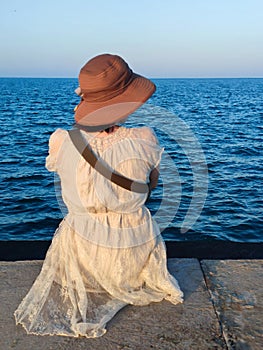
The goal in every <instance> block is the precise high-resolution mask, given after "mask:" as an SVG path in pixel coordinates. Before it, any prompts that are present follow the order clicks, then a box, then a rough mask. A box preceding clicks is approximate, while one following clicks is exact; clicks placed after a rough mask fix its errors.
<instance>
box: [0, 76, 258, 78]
mask: <svg viewBox="0 0 263 350" xmlns="http://www.w3.org/2000/svg"><path fill="white" fill-rule="evenodd" d="M147 78H148V79H262V78H263V76H237V77H231V76H225V77H220V76H219V77H218V76H211V77H205V76H204V77H202V76H200V77H147ZM0 79H78V77H62V76H39V77H37V76H0Z"/></svg>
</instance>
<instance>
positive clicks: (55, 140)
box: [46, 129, 67, 171]
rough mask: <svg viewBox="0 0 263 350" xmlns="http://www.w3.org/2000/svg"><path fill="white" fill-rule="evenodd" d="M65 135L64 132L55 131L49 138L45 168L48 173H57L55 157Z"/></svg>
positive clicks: (60, 130)
mask: <svg viewBox="0 0 263 350" xmlns="http://www.w3.org/2000/svg"><path fill="white" fill-rule="evenodd" d="M66 135H67V132H66V130H63V129H57V130H56V131H55V132H53V134H52V135H51V136H50V138H49V152H48V156H47V158H46V168H47V170H49V171H57V155H58V153H59V150H60V147H61V145H62V143H63V141H64V139H65V137H66Z"/></svg>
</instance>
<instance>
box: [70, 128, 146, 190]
mask: <svg viewBox="0 0 263 350" xmlns="http://www.w3.org/2000/svg"><path fill="white" fill-rule="evenodd" d="M68 133H69V136H70V139H71V141H72V143H73V145H74V146H75V147H76V148H77V150H78V151H79V153H80V154H81V155H82V157H83V158H84V159H85V160H86V161H87V162H88V163H89V164H90V165H91V166H92V167H93V168H94V169H95V170H97V171H98V172H99V173H100V174H101V175H103V176H104V177H106V178H107V179H108V180H110V181H111V182H113V183H115V184H116V185H118V186H120V187H123V188H125V189H126V190H128V191H132V192H137V193H149V192H150V189H149V185H148V184H146V183H141V182H137V181H133V180H131V179H129V178H127V177H125V176H123V175H121V174H119V173H117V172H115V171H114V170H113V171H112V170H111V169H109V167H108V166H107V164H106V163H105V162H104V161H103V160H102V159H100V160H99V159H98V158H97V156H96V155H95V153H94V152H93V151H92V149H91V147H90V146H89V145H88V144H87V142H86V140H85V139H84V138H83V136H82V135H81V132H80V130H79V129H72V130H69V131H68Z"/></svg>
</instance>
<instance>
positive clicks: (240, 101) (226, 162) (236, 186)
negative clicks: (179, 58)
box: [0, 78, 263, 242]
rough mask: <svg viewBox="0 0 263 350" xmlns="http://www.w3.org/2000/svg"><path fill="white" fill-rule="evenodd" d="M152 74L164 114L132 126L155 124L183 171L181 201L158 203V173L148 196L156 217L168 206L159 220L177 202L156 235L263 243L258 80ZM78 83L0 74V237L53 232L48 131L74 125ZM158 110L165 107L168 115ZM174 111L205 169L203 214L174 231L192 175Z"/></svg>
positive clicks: (261, 86)
mask: <svg viewBox="0 0 263 350" xmlns="http://www.w3.org/2000/svg"><path fill="white" fill-rule="evenodd" d="M154 82H155V83H156V86H157V91H156V93H155V94H154V95H153V96H152V98H151V99H150V101H149V103H150V104H151V105H152V106H156V107H158V108H159V109H158V110H159V111H160V112H159V113H156V110H155V109H153V111H154V114H153V116H152V119H151V118H150V117H148V116H147V115H144V116H143V118H141V119H140V118H138V117H136V116H135V117H134V118H133V117H132V118H130V121H129V122H128V126H133V125H142V124H146V125H151V124H153V127H154V130H155V132H156V134H157V136H158V138H159V140H160V143H161V145H162V146H164V147H165V152H166V153H167V154H169V156H170V157H171V159H172V162H173V164H174V167H175V169H176V172H177V173H178V175H179V176H180V186H181V187H180V190H181V194H180V198H179V197H178V203H174V202H173V203H169V201H162V199H163V198H162V196H163V188H164V183H163V179H164V177H162V176H161V178H160V183H159V185H158V188H157V189H156V190H155V191H154V192H153V194H152V197H151V199H150V200H149V202H148V204H147V205H148V207H149V209H150V210H151V211H152V213H153V215H155V213H158V208H160V206H165V208H163V209H164V210H162V215H161V216H160V217H159V218H158V217H156V219H157V221H158V220H160V225H162V224H164V223H165V222H166V221H168V216H169V215H168V214H169V213H170V212H171V211H172V210H173V208H174V207H176V206H177V207H178V210H177V212H176V214H175V216H174V217H173V220H170V219H169V220H170V224H169V226H168V227H167V228H166V229H165V230H164V231H163V233H162V234H163V236H164V238H165V239H167V240H199V239H201V240H205V239H206V240H207V239H211V240H213V239H220V240H231V241H239V242H262V241H263V213H262V208H263V199H262V192H263V191H262V168H263V153H262V149H263V146H262V139H263V123H262V121H263V79H155V80H154ZM76 87H77V80H76V79H55V78H54V79H40V78H39V79H31V78H1V79H0V89H1V104H0V118H1V129H0V133H1V158H0V174H1V184H0V187H1V188H0V190H1V192H0V193H1V199H0V223H1V231H0V240H26V239H30V240H31V239H33V240H34V239H41V240H43V239H50V238H51V237H52V236H53V234H54V231H55V229H56V227H57V226H58V224H59V222H60V220H61V219H62V217H63V215H62V213H61V210H60V206H59V204H58V201H57V198H56V194H55V190H54V175H53V174H51V173H49V172H48V171H47V170H46V169H45V157H46V156H47V152H48V139H49V136H50V134H51V133H52V132H53V131H54V130H55V129H56V128H58V127H62V128H66V129H69V128H70V127H71V125H72V123H73V109H74V107H75V105H76V104H77V103H78V97H77V96H76V95H75V94H74V89H75V88H76ZM163 110H166V111H169V113H171V115H170V117H167V114H166V113H162V111H163ZM142 113H143V112H142ZM137 114H138V115H139V114H140V111H138V112H137ZM172 114H174V116H176V117H174V118H173V115H172ZM177 117H178V118H180V120H183V121H184V122H185V123H186V124H187V126H188V127H189V130H191V132H192V133H193V134H194V137H195V138H196V140H198V142H199V144H200V146H201V148H202V150H203V152H204V155H205V163H206V167H207V171H208V192H207V196H206V201H205V203H204V207H203V210H202V213H201V215H200V216H198V218H197V220H196V222H195V223H194V225H193V226H192V227H191V229H190V230H189V231H187V232H186V233H184V234H182V233H181V230H180V229H181V227H182V223H183V221H184V218H185V215H186V212H187V210H188V208H189V206H190V205H191V199H192V197H193V186H194V184H193V182H194V174H193V172H192V169H191V164H190V163H191V162H190V163H189V158H188V157H187V154H186V153H185V152H184V150H182V149H181V148H180V147H179V145H178V144H177V143H176V142H175V140H174V137H171V135H172V136H174V135H175V134H177V135H178V136H180V135H179V134H180V129H179V128H178V125H177V122H178V118H177ZM153 121H154V123H153ZM158 125H159V127H158ZM186 142H187V140H186ZM189 142H191V140H190V139H189ZM174 174H175V172H174V171H170V172H169V167H167V168H166V170H165V181H167V180H168V182H169V181H170V182H171V184H172V183H173V181H174ZM55 180H56V179H55ZM170 190H173V191H174V192H175V193H176V191H179V187H178V186H177V185H176V184H175V186H174V188H173V187H172V186H170ZM163 203H164V204H163Z"/></svg>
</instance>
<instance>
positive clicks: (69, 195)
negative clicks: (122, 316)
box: [15, 54, 183, 337]
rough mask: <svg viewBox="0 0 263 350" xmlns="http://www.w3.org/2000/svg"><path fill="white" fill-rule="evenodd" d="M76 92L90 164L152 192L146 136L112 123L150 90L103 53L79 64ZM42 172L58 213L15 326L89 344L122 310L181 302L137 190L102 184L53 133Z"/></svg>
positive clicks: (149, 137)
mask: <svg viewBox="0 0 263 350" xmlns="http://www.w3.org/2000/svg"><path fill="white" fill-rule="evenodd" d="M79 85H80V87H79V88H78V93H79V94H80V96H81V97H82V99H81V102H80V104H79V105H78V106H77V108H76V110H75V121H76V124H75V128H77V130H80V134H79V137H80V138H82V139H84V141H85V142H86V143H87V144H89V147H90V148H92V151H93V152H94V154H95V156H96V157H97V158H98V163H99V164H100V162H104V164H106V166H108V169H110V171H111V172H114V171H115V172H117V173H118V174H121V175H124V176H125V177H126V178H129V179H131V181H132V182H133V181H134V183H135V184H136V183H137V184H138V182H139V183H140V184H147V183H148V182H149V181H150V188H154V187H155V186H156V185H157V181H158V165H159V162H160V159H161V154H162V151H163V150H162V149H161V148H160V147H159V145H158V142H157V139H156V137H155V135H154V133H153V132H152V130H151V129H150V128H147V127H142V128H130V129H128V128H125V127H120V126H118V123H120V122H121V121H123V120H125V118H127V116H128V115H129V114H131V113H132V112H133V111H135V110H136V109H137V108H139V107H140V106H141V105H142V104H143V103H144V102H145V101H146V100H147V99H148V98H149V97H150V96H151V95H152V94H153V93H154V91H155V85H154V84H153V83H152V82H151V81H150V80H148V79H146V78H144V77H142V76H139V75H137V74H135V73H133V72H132V70H131V69H130V68H129V66H128V65H127V63H126V62H125V61H124V60H123V59H122V58H121V57H119V56H116V55H109V54H103V55H99V56H96V57H94V58H93V59H91V60H90V61H88V62H87V63H86V65H85V66H84V67H83V68H82V69H81V71H80V74H79ZM46 167H47V169H48V170H49V171H55V172H57V173H58V175H59V176H60V179H61V188H62V198H63V201H64V202H65V204H66V206H67V209H68V213H67V215H66V216H65V218H64V219H63V221H62V222H61V224H60V226H59V228H58V229H57V231H56V233H55V235H54V238H53V240H52V244H51V246H50V248H49V250H48V252H47V255H46V258H45V261H44V263H43V267H42V270H41V272H40V274H39V276H38V278H37V279H36V281H35V283H34V284H33V286H32V288H31V290H30V291H29V293H28V294H27V296H26V297H25V298H24V299H23V301H22V302H21V304H20V305H19V307H18V309H17V310H16V311H15V318H16V322H17V323H20V324H22V325H23V326H24V327H25V329H26V330H27V332H28V333H34V334H39V335H45V334H49V335H54V334H57V335H66V336H75V337H77V336H85V337H99V336H101V335H103V334H104V333H105V332H106V329H105V326H106V323H107V322H108V321H109V320H110V319H111V318H112V317H113V316H114V315H115V314H116V312H118V311H119V310H120V309H121V308H122V307H124V306H125V305H127V304H133V305H147V304H149V303H151V302H159V301H161V300H163V299H166V300H169V301H171V302H172V303H173V304H177V303H180V302H182V297H183V294H182V292H181V290H180V288H179V286H178V284H177V281H176V280H175V279H174V277H173V276H171V275H170V274H169V272H168V271H167V267H166V251H165V245H164V243H163V240H162V237H161V235H160V231H159V228H158V226H157V224H156V223H155V221H154V220H153V219H152V218H151V214H150V212H149V210H148V209H147V208H146V206H145V205H144V203H145V201H146V199H147V195H148V194H147V193H146V192H145V191H136V189H135V188H134V190H133V186H131V189H130V190H128V189H125V188H123V187H121V186H120V185H119V184H116V183H114V182H112V181H111V180H110V179H109V178H106V177H105V176H103V175H102V174H101V173H100V172H99V171H98V167H97V166H96V165H95V167H92V166H91V165H90V164H89V163H88V162H87V161H86V159H85V158H84V157H83V156H82V155H81V154H80V152H79V150H78V149H77V147H76V145H75V144H74V140H73V139H72V137H70V135H69V133H68V132H67V131H66V130H62V129H58V130H56V131H55V132H54V133H53V134H52V135H51V137H50V142H49V155H48V157H47V160H46Z"/></svg>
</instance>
